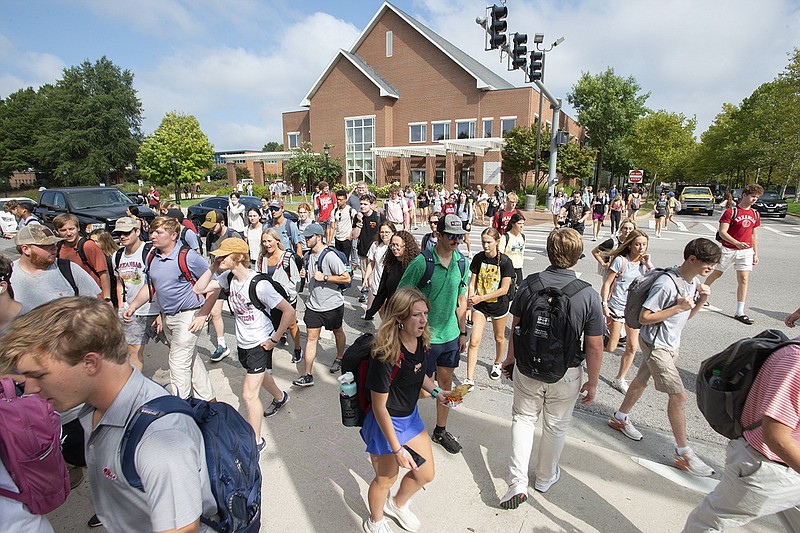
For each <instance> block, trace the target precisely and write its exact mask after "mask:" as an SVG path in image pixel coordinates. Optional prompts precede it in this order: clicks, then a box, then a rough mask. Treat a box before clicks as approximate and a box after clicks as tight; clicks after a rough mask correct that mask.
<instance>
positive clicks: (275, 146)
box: [261, 141, 283, 152]
mask: <svg viewBox="0 0 800 533" xmlns="http://www.w3.org/2000/svg"><path fill="white" fill-rule="evenodd" d="M261 151H262V152H283V145H282V144H281V143H279V142H277V141H270V142H268V143H267V144H265V145H264V148H262V149H261Z"/></svg>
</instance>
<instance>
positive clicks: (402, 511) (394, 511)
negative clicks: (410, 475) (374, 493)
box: [383, 496, 422, 531]
mask: <svg viewBox="0 0 800 533" xmlns="http://www.w3.org/2000/svg"><path fill="white" fill-rule="evenodd" d="M383 512H384V514H388V515H389V516H391V517H392V518H394V519H395V520H397V523H398V524H400V527H402V528H403V529H405V530H406V531H419V528H420V527H422V524H421V523H420V521H419V518H417V517H416V515H415V514H414V513H412V512H411V509H409V508H408V504H407V503H406V505H405V507H397V506H396V505H395V504H394V499H393V498H392V497H391V496H389V499H388V500H386V503H385V504H384V506H383Z"/></svg>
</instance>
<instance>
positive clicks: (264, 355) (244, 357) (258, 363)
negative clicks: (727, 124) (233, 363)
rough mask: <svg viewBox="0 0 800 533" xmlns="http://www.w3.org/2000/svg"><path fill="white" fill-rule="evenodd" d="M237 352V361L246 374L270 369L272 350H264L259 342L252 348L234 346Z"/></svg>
mask: <svg viewBox="0 0 800 533" xmlns="http://www.w3.org/2000/svg"><path fill="white" fill-rule="evenodd" d="M236 351H237V352H238V353H239V362H240V363H242V366H243V367H244V369H245V370H247V373H248V374H263V373H264V372H266V371H267V370H272V350H266V349H264V347H263V346H261V345H260V344H257V345H255V346H253V347H252V348H242V347H239V348H236Z"/></svg>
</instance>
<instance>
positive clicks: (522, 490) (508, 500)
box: [500, 483, 528, 509]
mask: <svg viewBox="0 0 800 533" xmlns="http://www.w3.org/2000/svg"><path fill="white" fill-rule="evenodd" d="M527 499H528V488H527V487H526V486H525V485H523V484H522V483H517V484H515V485H512V486H510V487H509V488H508V492H506V495H505V496H503V497H502V498H501V499H500V507H502V508H503V509H516V508H517V507H519V506H520V505H521V504H523V503H525V501H527Z"/></svg>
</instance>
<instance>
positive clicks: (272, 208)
mask: <svg viewBox="0 0 800 533" xmlns="http://www.w3.org/2000/svg"><path fill="white" fill-rule="evenodd" d="M281 209H283V208H282V207H275V206H274V205H273V206H272V207H270V208H269V210H270V211H272V212H273V213H275V212H277V211H280V210H281Z"/></svg>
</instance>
